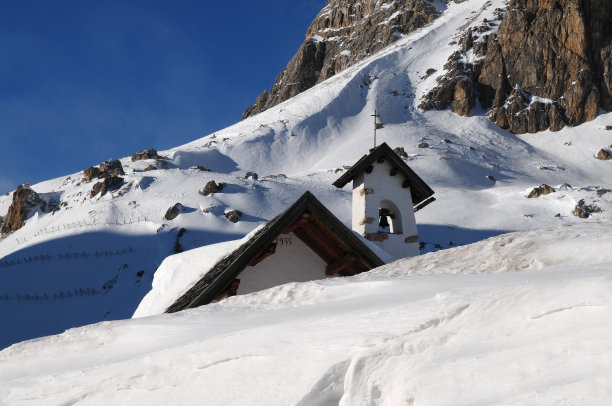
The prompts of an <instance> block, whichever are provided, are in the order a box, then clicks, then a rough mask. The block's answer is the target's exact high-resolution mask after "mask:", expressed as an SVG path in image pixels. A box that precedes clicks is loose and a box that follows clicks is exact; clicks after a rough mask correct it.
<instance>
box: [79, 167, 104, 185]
mask: <svg viewBox="0 0 612 406" xmlns="http://www.w3.org/2000/svg"><path fill="white" fill-rule="evenodd" d="M98 176H100V168H97V167H95V166H91V167H89V168H87V169H85V170H84V171H83V181H84V182H91V180H92V179H94V178H97V177H98Z"/></svg>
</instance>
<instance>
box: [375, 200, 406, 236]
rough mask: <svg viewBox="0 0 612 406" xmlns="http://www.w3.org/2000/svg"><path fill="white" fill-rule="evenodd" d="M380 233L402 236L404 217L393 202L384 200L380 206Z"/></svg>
mask: <svg viewBox="0 0 612 406" xmlns="http://www.w3.org/2000/svg"><path fill="white" fill-rule="evenodd" d="M378 232H379V233H387V234H402V233H403V230H402V215H401V213H400V211H399V209H398V208H397V206H396V205H395V203H393V202H392V201H391V200H382V201H381V202H380V203H379V205H378Z"/></svg>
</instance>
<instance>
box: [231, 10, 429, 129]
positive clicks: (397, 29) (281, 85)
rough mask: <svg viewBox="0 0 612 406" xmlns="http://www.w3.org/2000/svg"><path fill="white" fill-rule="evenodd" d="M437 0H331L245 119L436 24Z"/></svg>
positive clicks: (244, 116)
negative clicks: (410, 34)
mask: <svg viewBox="0 0 612 406" xmlns="http://www.w3.org/2000/svg"><path fill="white" fill-rule="evenodd" d="M437 15H438V12H437V10H436V8H435V6H434V5H433V0H402V1H380V0H361V1H350V0H329V1H328V3H327V6H325V8H324V9H323V10H321V12H320V13H319V14H318V15H317V17H316V18H315V20H314V21H313V23H312V25H311V26H310V28H309V29H308V31H307V32H306V40H305V41H304V43H303V44H302V46H301V47H300V49H299V50H298V52H297V53H296V54H295V56H294V57H293V58H292V59H291V61H290V62H289V64H288V65H287V67H286V68H285V69H283V71H282V72H281V73H280V74H279V75H278V77H277V78H276V81H275V83H274V85H273V86H272V88H271V89H270V91H269V92H268V91H267V90H266V91H264V92H263V93H262V94H260V95H259V97H258V98H257V100H256V101H255V104H253V105H252V106H250V107H249V108H248V109H247V110H246V111H245V112H244V114H243V116H242V118H243V119H245V118H247V117H250V116H253V115H255V114H257V113H260V112H262V111H264V110H266V109H268V108H270V107H272V106H275V105H277V104H279V103H282V102H283V101H285V100H287V99H289V98H291V97H293V96H295V95H297V94H299V93H301V92H303V91H305V90H307V89H309V88H311V87H312V86H314V85H316V84H317V83H319V82H322V81H324V80H325V79H327V78H329V77H331V76H333V75H335V74H336V73H338V72H340V71H342V70H344V69H345V68H347V67H348V66H350V65H352V64H354V63H355V62H357V61H359V60H361V59H363V58H365V57H367V56H368V55H371V54H373V53H375V52H376V51H378V50H380V49H382V48H384V47H386V46H388V45H389V44H391V43H393V42H394V41H396V40H397V39H398V38H400V37H401V36H402V35H403V34H406V33H409V32H412V31H414V30H416V29H418V28H420V27H422V26H424V25H425V24H427V23H429V22H430V21H432V20H433V19H434V18H436V16H437Z"/></svg>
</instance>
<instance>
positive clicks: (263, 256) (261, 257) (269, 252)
mask: <svg viewBox="0 0 612 406" xmlns="http://www.w3.org/2000/svg"><path fill="white" fill-rule="evenodd" d="M275 252H276V243H275V242H273V243H272V244H270V245H268V248H266V249H265V250H263V251H262V252H261V254H259V256H258V257H257V258H255V259H254V260H253V261H251V263H250V264H249V266H255V265H257V264H258V263H260V262H261V261H263V260H264V259H266V258H268V257H269V256H270V255H272V254H274V253H275Z"/></svg>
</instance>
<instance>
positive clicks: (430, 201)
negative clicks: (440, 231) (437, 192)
mask: <svg viewBox="0 0 612 406" xmlns="http://www.w3.org/2000/svg"><path fill="white" fill-rule="evenodd" d="M435 201H436V198H435V197H433V196H431V197H430V198H429V199H427V200H425V201H424V202H421V203H419V204H418V205H417V206H416V207H415V208H414V212H415V213H416V212H417V211H419V210H421V209H422V208H423V207H425V206H427V205H428V204H429V203H433V202H435Z"/></svg>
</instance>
